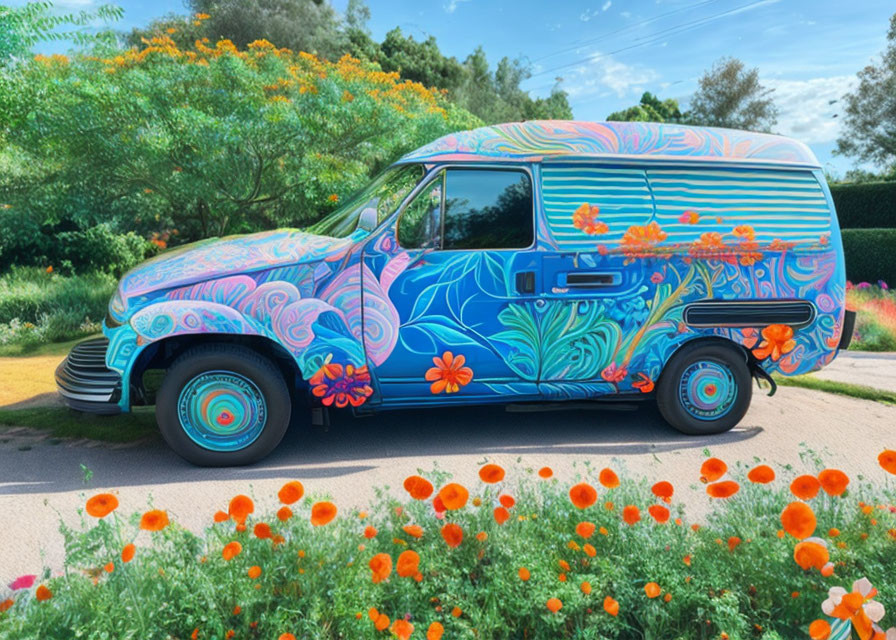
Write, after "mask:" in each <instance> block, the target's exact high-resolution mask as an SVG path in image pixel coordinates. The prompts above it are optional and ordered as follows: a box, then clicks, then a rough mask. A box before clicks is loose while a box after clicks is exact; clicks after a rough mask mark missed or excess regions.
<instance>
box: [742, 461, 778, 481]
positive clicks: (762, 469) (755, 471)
mask: <svg viewBox="0 0 896 640" xmlns="http://www.w3.org/2000/svg"><path fill="white" fill-rule="evenodd" d="M747 479H748V480H749V481H750V482H752V483H754V484H768V483H769V482H772V481H773V480H774V479H775V470H774V469H772V468H771V467H770V466H768V465H767V464H761V465H759V466H758V467H753V468H752V469H750V472H749V473H748V474H747Z"/></svg>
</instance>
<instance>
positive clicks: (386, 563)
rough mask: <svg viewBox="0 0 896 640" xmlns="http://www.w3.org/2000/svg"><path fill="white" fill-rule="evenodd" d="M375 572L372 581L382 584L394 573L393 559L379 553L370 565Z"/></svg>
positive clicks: (386, 554) (371, 560)
mask: <svg viewBox="0 0 896 640" xmlns="http://www.w3.org/2000/svg"><path fill="white" fill-rule="evenodd" d="M368 566H369V567H370V570H371V571H372V572H373V575H372V576H371V579H372V580H373V581H374V583H378V582H382V581H383V580H385V579H386V578H388V577H389V574H390V573H392V558H391V556H390V555H389V554H388V553H378V554H376V555H375V556H373V557H372V558H371V559H370V562H369V563H368Z"/></svg>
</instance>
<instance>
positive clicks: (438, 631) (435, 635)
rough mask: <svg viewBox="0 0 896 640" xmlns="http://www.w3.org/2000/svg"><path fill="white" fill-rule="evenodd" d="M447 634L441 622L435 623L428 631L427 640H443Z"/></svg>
mask: <svg viewBox="0 0 896 640" xmlns="http://www.w3.org/2000/svg"><path fill="white" fill-rule="evenodd" d="M443 633H445V627H443V626H442V623H441V622H433V623H431V624H430V625H429V628H428V629H427V630H426V640H442V634H443Z"/></svg>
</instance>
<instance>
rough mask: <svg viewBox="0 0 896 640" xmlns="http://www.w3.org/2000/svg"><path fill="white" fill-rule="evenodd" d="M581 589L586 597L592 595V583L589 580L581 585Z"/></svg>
mask: <svg viewBox="0 0 896 640" xmlns="http://www.w3.org/2000/svg"><path fill="white" fill-rule="evenodd" d="M579 589H581V590H582V593H584V594H585V595H586V596H590V595H591V583H590V582H588V581H587V580H585V581H584V582H582V584H580V585H579Z"/></svg>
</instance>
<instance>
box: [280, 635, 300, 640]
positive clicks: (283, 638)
mask: <svg viewBox="0 0 896 640" xmlns="http://www.w3.org/2000/svg"><path fill="white" fill-rule="evenodd" d="M277 640H296V637H295V636H294V635H292V634H291V633H281V634H280V637H279V638H277Z"/></svg>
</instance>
